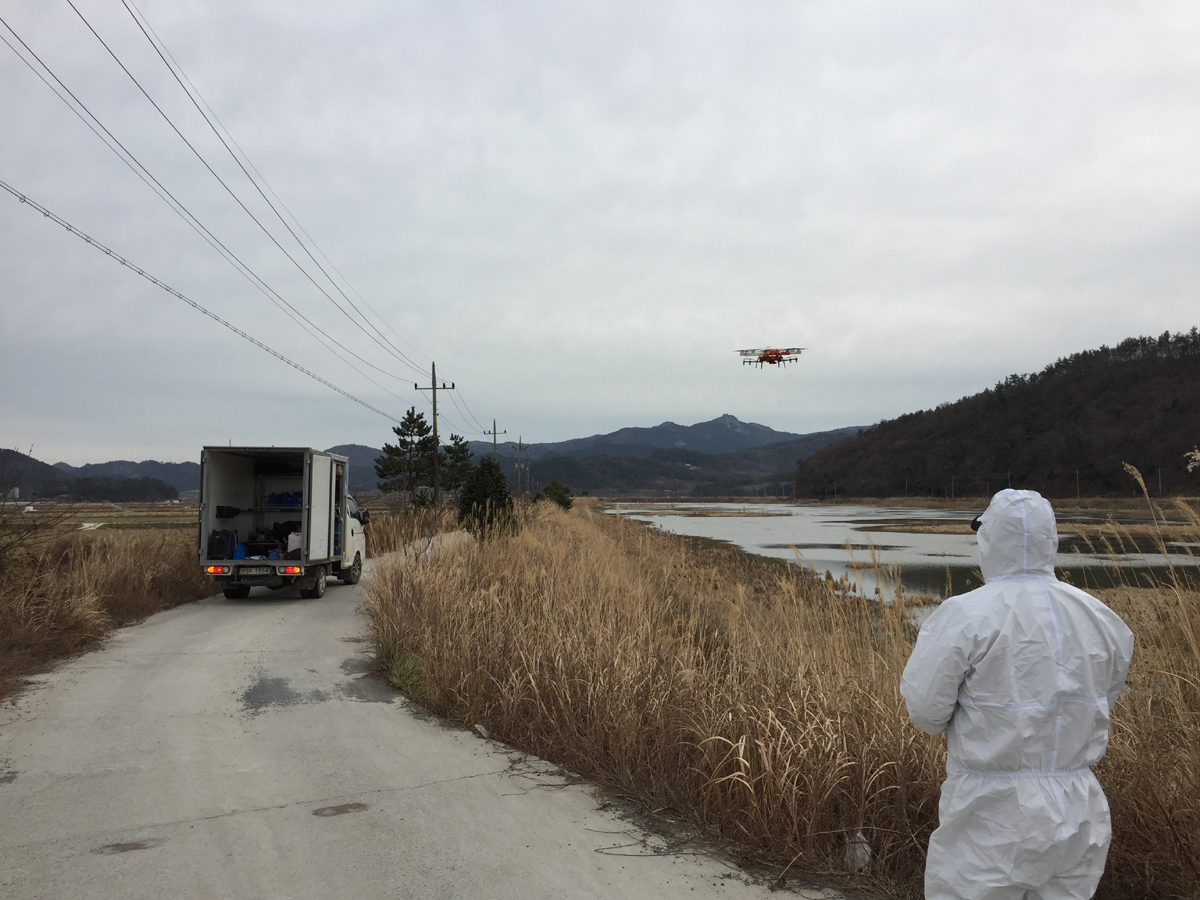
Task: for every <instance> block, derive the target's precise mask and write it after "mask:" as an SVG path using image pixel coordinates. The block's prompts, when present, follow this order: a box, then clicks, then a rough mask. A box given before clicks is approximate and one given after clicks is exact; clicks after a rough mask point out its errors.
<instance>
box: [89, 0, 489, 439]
mask: <svg viewBox="0 0 1200 900" xmlns="http://www.w3.org/2000/svg"><path fill="white" fill-rule="evenodd" d="M67 2H68V3H69V4H70V5H71V7H72V9H74V10H75V12H76V15H78V16H79V17H80V19H81V20H82V21H83V22H84V24H85V25H87V26H88V29H89V30H90V31H91V32H92V34H93V35H95V36H96V39H97V40H99V41H100V43H101V44H102V45H103V46H104V48H105V50H107V51H108V53H109V55H110V56H112V57H113V59H114V60H115V61H116V62H117V64H118V65H120V66H121V68H122V70H123V71H124V72H125V73H126V74H127V75H128V76H129V77H130V79H131V80H132V81H133V82H134V84H135V85H137V87H138V89H139V90H140V91H141V92H142V94H143V95H144V96H145V97H146V98H147V99H148V100H150V102H151V103H152V104H153V105H154V107H155V109H156V110H158V112H159V114H160V115H162V116H163V118H164V119H166V121H167V122H168V124H170V125H171V127H172V129H173V130H174V131H175V133H176V134H178V135H179V137H180V138H181V139H182V140H183V141H184V142H185V143H186V144H187V145H188V147H189V149H191V150H192V152H193V154H195V155H196V156H197V157H198V158H200V159H201V161H202V162H204V164H205V167H206V168H207V169H208V170H209V172H211V173H212V174H213V176H214V177H216V178H217V180H218V181H220V182H221V184H222V186H223V187H224V188H225V189H226V191H227V192H228V193H229V194H230V195H231V196H233V197H234V199H235V200H237V202H238V204H239V206H241V207H242V209H243V210H245V211H246V212H247V213H248V214H250V215H251V216H252V218H255V222H256V223H257V224H258V225H259V227H260V228H261V229H263V231H264V232H266V229H265V227H264V226H263V225H262V223H261V222H259V221H258V219H257V218H256V217H254V216H253V214H252V213H250V212H249V210H248V209H247V208H246V206H245V205H244V204H243V203H241V201H240V200H238V198H237V197H236V195H235V194H234V193H233V191H232V189H231V188H230V187H229V186H228V184H226V183H225V182H224V181H223V180H222V179H221V178H220V177H219V176H217V174H216V172H215V171H214V170H213V169H212V167H211V166H209V165H208V163H207V162H205V161H204V160H203V158H202V157H201V155H200V153H199V151H197V150H196V148H195V146H194V145H192V144H191V142H189V141H188V140H187V139H186V138H185V137H184V136H183V134H182V133H181V132H180V131H179V129H178V128H177V127H176V126H175V124H174V123H173V122H171V120H170V119H169V117H167V115H166V114H165V113H164V112H163V110H162V109H161V108H160V107H159V106H158V104H157V103H155V102H154V100H153V99H152V98H151V97H150V95H149V93H148V92H147V91H146V90H145V89H144V88H143V87H142V86H141V84H140V83H138V81H137V79H136V78H135V77H134V76H133V74H132V73H131V72H130V71H129V69H128V68H127V67H126V66H125V65H124V64H123V63H121V61H120V59H119V58H117V56H116V54H115V53H114V52H113V50H112V49H111V48H110V47H109V46H108V44H107V43H105V42H104V40H103V39H102V38H101V37H100V35H99V34H98V33H97V32H96V31H95V29H94V28H92V26H91V25H90V23H88V22H87V20H86V18H84V17H83V15H82V13H80V12H79V10H78V9H77V8H76V7H75V5H74V3H72V0H67ZM121 3H122V5H123V6H124V7H125V10H126V12H128V13H129V16H130V18H131V19H133V21H134V24H136V25H137V27H138V29H139V31H141V33H142V35H143V37H145V38H146V40H147V42H148V43H149V44H150V46H151V47H152V48H153V49H154V51H155V53H156V54H157V55H158V57H159V59H160V60H162V63H163V65H165V66H166V67H167V70H168V71H169V72H170V73H171V75H172V77H173V78H174V79H175V81H176V83H177V84H178V85H179V86H180V88H181V89H182V90H183V92H184V93H185V94H186V95H187V97H188V99H189V100H190V101H191V103H192V105H193V106H194V107H195V108H196V111H197V112H199V113H200V115H201V117H202V118H203V119H204V120H205V122H206V124H207V125H208V127H209V129H210V130H211V131H212V132H213V134H214V135H216V137H217V140H219V141H220V142H221V145H222V146H223V147H224V148H225V150H226V151H227V152H228V153H229V155H230V157H232V159H233V161H234V162H235V163H236V164H237V166H238V168H239V169H241V171H242V174H244V175H245V176H246V178H247V180H249V181H250V183H251V185H253V187H254V189H255V190H256V191H257V192H258V194H259V196H260V197H262V199H263V200H264V201H265V202H266V203H267V205H268V206H269V207H270V208H271V211H272V212H273V213H275V216H276V218H278V219H279V221H280V222H281V223H282V224H283V226H284V228H286V229H287V231H288V233H289V234H290V235H291V236H292V238H293V239H294V240H295V241H296V243H297V244H299V245H300V247H301V249H303V250H304V252H305V254H306V255H307V256H308V257H309V259H311V260H312V261H313V263H314V264H315V265H316V266H317V268H318V270H320V272H321V274H322V275H324V276H325V278H326V279H327V280H328V281H329V283H330V284H332V285H333V286H334V288H335V289H336V290H337V291H338V292H339V293H340V294H341V295H342V296H343V297H344V298H345V299H346V301H347V302H348V303H349V304H350V305H351V307H352V308H353V309H354V310H355V312H357V313H358V314H359V315H360V316H361V317H362V318H363V320H364V321H366V322H367V323H368V324H370V325H371V326H372V328H374V330H375V331H376V333H378V334H379V335H380V337H383V338H384V340H387V339H386V337H385V336H384V335H383V334H382V332H379V329H378V328H377V327H376V326H375V325H374V324H373V323H371V322H370V321H369V320H368V319H367V317H366V316H365V315H364V314H363V313H362V311H361V310H360V309H358V307H357V306H355V304H354V302H353V301H352V300H350V298H349V297H348V296H346V293H345V291H343V290H342V289H341V287H340V286H339V285H338V284H337V282H336V281H335V280H334V279H333V277H332V276H331V275H330V274H329V272H327V271H326V270H325V268H324V267H323V266H322V265H321V263H320V262H319V261H318V260H317V259H316V257H314V256H313V253H312V251H310V250H309V248H308V247H307V246H306V245H305V243H304V241H302V240H300V237H299V236H298V235H297V234H296V232H295V231H294V230H293V229H292V227H291V226H290V225H289V224H288V222H287V220H286V219H285V218H284V216H283V214H282V213H281V212H280V211H279V209H278V208H276V206H275V203H274V202H272V200H271V197H268V196H267V194H266V193H265V192H264V191H263V186H265V187H266V189H267V191H269V192H270V194H271V196H272V197H274V198H275V202H277V203H278V204H279V207H281V208H282V209H283V210H284V211H285V212H286V213H287V215H288V217H289V218H290V219H291V220H292V222H294V223H295V225H296V228H298V229H299V230H300V232H301V233H303V234H304V236H305V237H306V238H307V239H308V241H309V243H311V244H312V246H313V248H314V249H315V250H316V251H317V253H319V254H320V255H321V256H322V257H323V258H324V259H325V261H326V263H328V264H329V267H330V268H331V269H333V271H334V272H336V273H337V274H338V276H339V277H340V278H341V279H342V280H343V281H344V282H345V283H346V286H347V287H348V288H349V289H350V290H351V291H352V292H353V293H354V294H355V295H356V296H357V297H358V298H359V300H360V301H361V302H362V303H363V305H364V306H365V307H366V308H367V309H369V310H370V311H371V312H372V313H373V314H374V315H375V317H376V318H377V319H378V320H379V321H380V322H381V323H382V324H383V326H384V327H385V328H387V329H388V330H389V331H391V332H392V334H394V335H396V337H397V338H398V339H399V340H401V341H402V342H403V343H405V344H406V345H407V346H409V347H410V348H412V350H413V351H414V352H415V353H417V354H418V355H420V356H422V357H424V358H425V359H427V360H429V361H430V362H432V359H430V358H429V357H428V356H425V354H423V353H421V352H420V351H419V350H417V349H416V348H415V347H413V346H412V344H411V343H409V342H408V341H407V340H405V339H404V337H403V336H402V335H400V334H399V333H398V332H396V330H395V329H393V328H392V327H391V326H390V325H389V324H388V323H387V321H386V320H385V319H384V318H383V317H382V316H381V315H380V314H379V313H378V311H376V310H375V309H374V308H373V307H372V306H371V305H370V304H369V303H368V302H367V300H366V299H365V298H364V297H363V296H362V294H361V293H360V292H359V291H358V290H357V289H356V288H355V287H354V285H353V284H351V283H350V281H349V279H347V278H346V276H345V275H343V274H342V272H341V271H340V270H338V268H337V267H336V266H335V265H334V264H333V262H332V261H331V260H330V259H329V256H328V255H327V254H326V253H325V252H324V251H323V250H322V249H321V248H320V246H319V245H318V244H317V242H316V241H315V240H314V239H313V237H312V235H311V234H309V233H308V231H307V230H306V229H305V228H304V226H303V225H302V224H301V222H300V221H299V219H297V218H296V216H295V215H294V214H293V213H292V212H291V210H290V209H288V208H287V205H286V204H285V203H284V202H283V200H282V199H281V198H280V197H279V195H278V194H277V193H276V192H275V190H274V189H273V188H271V186H270V184H269V183H268V182H267V180H266V178H265V177H264V176H263V174H262V173H261V172H260V171H259V170H258V168H257V167H256V166H255V165H254V163H253V161H252V160H251V159H250V157H249V155H248V154H247V153H246V151H245V150H244V149H242V147H241V145H240V144H238V143H237V140H236V139H235V138H234V137H233V135H232V133H230V132H229V129H228V128H226V127H225V125H224V123H223V122H221V120H220V118H219V117H218V116H217V114H216V112H215V111H214V110H213V109H212V107H211V106H210V105H209V103H208V102H207V101H206V100H205V99H204V97H203V95H202V94H201V93H200V91H199V89H198V88H196V86H195V84H193V83H192V80H191V79H190V78H189V77H188V75H187V73H186V72H185V71H184V69H183V67H182V66H181V65H180V64H179V62H178V60H176V59H175V57H174V56H173V55H172V54H171V52H170V50H169V49H168V48H167V46H166V43H165V42H164V41H163V40H162V38H161V37H160V36H159V35H158V33H157V32H155V31H154V28H153V26H151V25H150V22H149V20H147V19H146V17H145V15H144V14H143V13H142V12H141V10H140V9H137V7H136V4H133V3H131V2H129V0H121ZM218 126H219V127H218ZM222 132H224V134H222ZM226 137H228V139H229V140H228V141H226V139H225V138H226ZM231 143H232V144H233V145H234V147H237V150H238V151H239V152H240V154H241V158H239V156H238V153H235V152H234V149H233V147H231V146H230V144H231ZM243 159H244V160H245V163H244V164H243ZM247 166H249V167H250V169H252V170H253V171H254V175H251V173H250V171H248V170H247V168H246V167H247ZM255 175H257V178H258V180H256V179H255V177H254V176H255ZM258 181H261V182H262V186H260V185H259V183H258ZM268 236H270V235H269V234H268ZM275 243H276V246H279V244H278V242H277V241H276V242H275ZM280 249H282V247H281V248H280ZM284 252H285V253H286V251H284ZM288 257H289V259H292V262H293V263H294V264H296V265H299V264H298V263H297V262H296V260H295V259H293V258H292V257H291V256H290V254H288ZM306 275H307V273H306ZM309 280H310V281H312V278H311V277H310V278H309ZM314 284H315V282H314ZM326 296H328V295H327V294H326ZM388 344H389V345H391V346H392V347H393V349H396V350H397V352H400V351H399V350H398V348H395V346H394V345H392V344H391V342H390V341H388ZM405 359H407V357H405ZM409 363H410V366H411V367H412V368H414V369H415V368H416V366H415V364H412V362H411V360H409ZM451 397H452V399H453V395H451ZM462 403H463V406H466V400H465V399H464V400H463V401H462ZM454 406H455V408H456V409H458V412H459V415H461V416H462V417H463V419H464V420H467V419H474V421H475V426H476V428H477V429H478V431H477V432H476V433H479V434H482V433H483V432H485V431H486V427H485V426H484V425H483V424H482V423H481V422H480V421H479V419H478V418H477V417H476V416H475V415H474V413H470V415H469V416H468V414H466V413H464V412H463V411H462V408H460V407H459V404H458V402H457V401H455V403H454ZM468 409H469V407H468ZM440 418H445V416H444V415H443V416H441V417H440ZM459 428H460V430H461V431H463V432H464V433H470V432H471V429H470V426H469V425H468V424H467V423H466V421H464V422H463V423H462V424H461V425H460V426H459Z"/></svg>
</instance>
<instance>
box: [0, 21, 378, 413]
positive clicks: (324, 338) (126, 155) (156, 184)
mask: <svg viewBox="0 0 1200 900" xmlns="http://www.w3.org/2000/svg"><path fill="white" fill-rule="evenodd" d="M0 24H2V25H3V26H4V27H5V28H6V29H7V30H8V32H9V33H10V34H11V35H12V36H13V37H14V38H16V40H17V41H18V42H19V43H20V44H21V46H22V47H24V48H25V50H26V52H27V53H29V55H30V56H32V57H33V58H34V59H35V60H37V62H38V64H39V65H40V66H41V67H42V68H43V69H45V71H46V72H47V73H48V74H49V75H50V77H51V78H53V79H54V81H55V82H56V83H57V84H58V85H59V87H60V88H61V89H62V90H61V92H60V90H59V88H56V87H55V86H54V85H53V84H51V83H50V82H49V81H47V80H46V77H45V76H44V75H42V73H41V72H39V71H38V70H37V68H36V67H34V65H33V63H31V62H30V61H29V60H27V59H26V58H25V57H24V56H23V55H22V54H21V52H20V51H19V50H17V48H16V47H14V46H13V45H12V43H10V42H9V41H8V39H7V38H5V37H4V36H3V35H0V40H3V41H4V43H5V44H6V45H7V46H8V48H9V49H10V50H12V51H13V53H15V54H16V56H17V58H18V59H20V60H21V62H23V63H24V64H25V65H26V66H27V67H28V68H29V69H30V71H32V72H33V73H34V75H36V76H37V77H38V79H40V80H41V82H42V83H43V84H45V85H46V86H47V87H48V88H50V90H51V91H52V92H53V93H54V94H55V96H57V97H58V98H59V99H60V100H61V101H62V102H63V103H64V104H66V106H67V108H68V109H69V110H71V112H72V113H74V114H75V116H76V117H78V118H79V120H80V121H81V122H83V124H84V125H86V126H87V127H88V129H89V130H90V131H91V132H92V133H93V134H95V135H96V137H98V138H99V139H100V140H101V141H102V142H103V143H104V145H105V146H106V147H108V149H109V150H111V151H112V152H113V153H114V154H116V156H117V158H118V159H120V160H121V162H123V163H124V164H125V165H126V166H127V167H128V168H129V169H130V170H132V171H133V173H134V174H135V175H137V176H138V178H140V179H141V180H142V182H143V183H145V184H146V186H147V187H149V188H150V189H151V190H152V191H154V192H155V194H157V195H158V197H159V199H161V200H162V201H163V202H164V203H166V204H167V206H168V207H170V208H171V209H172V210H173V211H174V212H175V214H176V215H178V216H179V217H180V218H181V219H183V221H184V222H185V223H187V225H188V226H189V227H191V228H192V230H193V231H195V232H196V233H197V234H199V235H200V237H201V238H203V239H204V240H205V241H206V242H207V243H208V244H209V246H211V247H212V248H213V249H214V250H216V251H217V253H219V254H220V255H221V256H222V257H223V258H224V259H225V260H226V261H227V262H228V263H229V264H230V265H232V266H233V267H234V269H235V270H236V271H237V272H238V273H239V274H240V275H242V277H243V278H245V279H246V280H248V281H249V282H250V283H251V284H252V285H254V287H256V288H257V289H258V290H259V291H260V292H262V293H263V294H264V295H265V296H266V297H267V298H268V299H269V300H270V301H271V302H272V303H274V304H275V305H276V306H280V304H282V307H280V308H281V309H283V307H286V310H285V312H286V314H287V315H289V316H290V317H291V318H292V321H294V322H296V324H297V325H300V327H301V328H302V329H303V330H305V331H306V332H307V333H308V334H309V335H310V336H312V337H313V338H315V339H316V340H317V341H318V342H319V343H321V344H322V346H324V347H325V348H326V349H327V350H329V351H330V352H331V353H333V355H334V356H336V357H337V358H338V359H339V360H341V361H342V362H343V363H345V364H346V365H347V366H349V367H350V368H351V369H352V370H353V371H355V372H357V373H358V374H359V375H361V376H362V377H363V378H366V379H367V380H368V381H370V382H371V383H372V384H374V385H375V386H376V387H378V388H380V390H383V391H385V392H387V393H389V394H391V395H392V396H393V397H396V398H397V399H400V396H399V395H398V394H396V393H395V392H393V391H390V390H388V389H387V388H385V387H383V385H381V384H379V382H377V381H375V380H374V379H373V378H371V377H370V376H368V375H366V374H365V373H364V372H362V371H360V370H359V369H357V368H356V367H355V366H354V364H353V363H351V362H350V361H349V360H347V359H346V358H345V357H343V356H342V355H341V354H339V353H338V352H337V351H336V350H334V349H333V348H332V347H330V346H329V345H328V343H326V342H329V343H332V344H335V345H336V346H337V347H339V348H341V349H342V350H343V351H345V352H346V353H348V354H350V355H351V356H353V357H354V358H355V359H357V360H358V361H359V362H361V363H363V364H364V365H366V366H369V367H370V368H372V369H374V370H376V371H377V372H380V373H382V374H384V375H387V376H388V377H389V378H395V379H397V380H399V377H398V376H396V375H393V374H392V373H391V372H388V371H386V370H384V369H381V368H379V367H378V366H376V365H375V364H373V363H371V362H370V361H368V360H366V359H364V358H363V357H362V356H360V355H359V354H357V353H355V352H354V351H353V350H351V349H350V348H349V347H346V346H345V345H344V344H342V343H341V342H340V341H338V340H337V339H336V338H334V337H333V336H332V335H329V334H326V333H325V332H323V331H322V330H321V329H320V327H319V326H317V325H316V324H315V323H314V322H312V320H310V319H309V318H308V317H307V316H305V315H304V314H303V313H302V312H300V311H299V310H298V309H296V308H295V307H294V306H292V304H290V303H288V301H287V300H286V299H284V297H283V296H282V295H281V294H280V293H279V292H278V291H276V290H275V289H274V288H272V287H271V286H270V285H269V284H267V283H266V281H264V280H263V279H262V278H261V277H260V276H259V275H258V274H257V273H256V272H254V270H253V269H251V268H250V267H249V266H248V265H246V264H245V263H244V262H242V260H241V259H240V258H239V257H238V256H237V254H236V253H234V252H233V251H232V250H230V249H229V248H228V247H227V246H226V245H225V244H224V242H223V241H221V239H220V238H218V237H217V236H216V235H215V234H213V233H212V232H211V231H210V230H209V229H208V228H207V227H206V226H205V225H204V223H203V222H201V221H200V220H199V219H198V218H197V217H196V216H195V215H194V214H193V213H192V212H191V210H189V209H188V208H187V207H186V206H184V204H183V203H182V202H181V201H180V200H179V199H178V198H177V197H176V196H175V195H174V194H172V193H171V191H170V190H168V189H167V187H166V186H165V185H163V184H162V182H160V181H159V180H158V179H157V178H155V177H154V175H153V174H152V173H151V172H150V170H149V169H147V168H146V167H145V166H144V165H143V164H142V162H141V161H140V160H139V159H138V158H137V157H136V156H134V155H133V153H132V152H131V151H130V150H129V148H127V147H126V146H125V145H124V144H123V143H122V142H121V141H120V139H118V138H117V137H116V135H114V134H113V133H112V132H111V131H109V130H108V128H107V127H106V126H105V125H104V123H103V122H101V121H100V120H99V118H97V117H96V115H95V114H94V113H93V112H92V111H91V110H90V109H88V107H87V105H86V104H85V103H83V101H82V100H80V99H79V98H78V97H77V96H76V95H75V93H74V92H73V91H72V90H71V89H70V88H68V87H67V86H66V84H64V83H63V81H62V79H60V78H59V77H58V76H57V75H56V74H55V73H54V71H53V70H52V69H51V68H50V67H49V66H48V65H46V63H45V62H44V61H43V60H42V59H41V57H39V56H38V55H37V53H35V52H34V51H33V49H32V48H31V47H30V46H29V45H28V44H26V43H25V41H24V40H23V39H22V38H21V36H20V35H19V34H17V33H16V31H14V30H13V28H12V26H11V25H9V24H8V22H7V21H5V20H4V18H3V17H0ZM64 92H65V94H66V95H67V96H69V97H70V98H71V99H70V100H68V99H67V96H64ZM72 101H74V104H75V105H73V104H72ZM76 106H78V108H76ZM80 110H82V112H80ZM84 113H86V114H87V117H86V118H85V116H84ZM89 118H90V119H91V121H89ZM92 122H94V123H95V125H93V124H92ZM97 127H99V129H100V130H99V131H98V130H97ZM101 131H103V134H101ZM114 145H115V146H114ZM118 148H120V149H118ZM298 320H302V321H303V322H304V323H306V324H305V325H301V324H300V321H298ZM306 325H307V327H306Z"/></svg>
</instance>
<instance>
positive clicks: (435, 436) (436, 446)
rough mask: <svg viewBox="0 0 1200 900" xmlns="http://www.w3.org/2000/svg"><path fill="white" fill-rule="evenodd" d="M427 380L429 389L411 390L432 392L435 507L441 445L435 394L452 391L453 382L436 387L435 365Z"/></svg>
mask: <svg viewBox="0 0 1200 900" xmlns="http://www.w3.org/2000/svg"><path fill="white" fill-rule="evenodd" d="M429 379H430V380H429V387H421V386H420V385H419V384H414V385H413V390H414V391H432V392H433V502H434V505H435V506H436V505H437V504H438V503H440V502H441V499H442V492H441V488H440V485H439V484H438V456H439V455H440V454H441V452H442V445H441V443H439V441H438V432H437V422H438V416H437V392H438V391H452V390H454V382H453V381H452V382H450V386H449V387H446V382H444V381H443V382H442V383H441V386H439V385H438V380H437V363H431V364H430V370H429Z"/></svg>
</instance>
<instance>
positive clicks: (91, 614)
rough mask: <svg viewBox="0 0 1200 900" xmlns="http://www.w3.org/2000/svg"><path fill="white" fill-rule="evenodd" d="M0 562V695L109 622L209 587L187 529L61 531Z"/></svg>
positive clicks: (114, 624) (92, 639) (89, 640)
mask: <svg viewBox="0 0 1200 900" xmlns="http://www.w3.org/2000/svg"><path fill="white" fill-rule="evenodd" d="M135 528H136V526H135ZM4 562H5V566H4V567H3V571H0V697H3V696H5V695H6V694H8V693H9V692H11V691H12V690H14V689H15V688H16V687H17V686H18V685H19V684H20V681H21V679H22V677H24V676H26V675H29V674H31V673H33V672H37V671H40V670H42V669H44V668H45V667H46V666H47V665H48V664H49V663H50V662H52V661H53V660H55V659H57V658H60V657H62V656H66V655H69V654H71V653H75V652H78V651H80V650H84V649H86V648H88V647H90V646H93V645H95V644H96V643H98V642H99V641H100V640H101V639H103V638H104V636H105V635H107V634H108V633H109V632H110V631H112V630H113V629H114V628H119V627H121V626H122V625H128V624H130V623H132V622H136V621H138V620H139V619H143V618H145V617H146V616H149V615H151V614H153V613H156V612H159V611H160V610H164V609H170V608H171V607H173V606H178V605H179V604H181V603H187V602H189V601H191V600H198V599H200V598H201V597H206V596H208V595H210V594H212V593H213V592H214V590H215V588H214V585H213V583H212V579H211V578H209V577H208V576H207V575H203V574H202V573H201V572H200V567H199V565H198V563H197V561H196V536H195V532H194V531H193V530H186V531H184V530H180V529H168V530H165V531H156V530H155V531H152V530H143V529H136V530H133V531H118V530H112V531H107V530H100V531H91V532H75V533H67V534H63V535H60V536H59V537H57V538H56V539H55V540H53V541H51V542H49V543H46V544H43V545H41V546H38V547H35V548H32V549H29V550H26V551H25V552H22V553H20V554H17V555H16V556H15V557H12V558H9V559H7V560H5V561H4Z"/></svg>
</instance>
